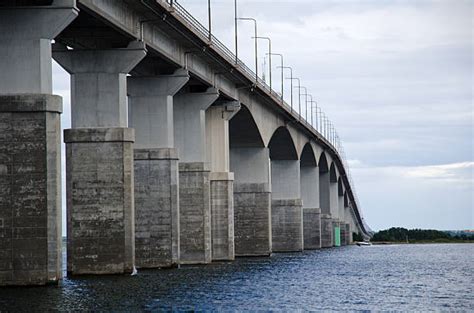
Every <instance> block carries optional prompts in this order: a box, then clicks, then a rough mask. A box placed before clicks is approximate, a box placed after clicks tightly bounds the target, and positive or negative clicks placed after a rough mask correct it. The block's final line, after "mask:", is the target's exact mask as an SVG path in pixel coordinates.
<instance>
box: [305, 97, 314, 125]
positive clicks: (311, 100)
mask: <svg viewBox="0 0 474 313" xmlns="http://www.w3.org/2000/svg"><path fill="white" fill-rule="evenodd" d="M308 97H309V101H306V120H308V102H309V114H310V117H311V124H313V113H312V112H313V110H312V109H311V103H312V102H313V96H312V95H310V94H308Z"/></svg>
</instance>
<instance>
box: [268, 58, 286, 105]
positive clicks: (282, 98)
mask: <svg viewBox="0 0 474 313" xmlns="http://www.w3.org/2000/svg"><path fill="white" fill-rule="evenodd" d="M268 55H269V56H270V58H269V59H270V60H271V59H272V56H273V55H278V56H279V57H280V58H281V62H280V63H281V65H280V66H281V103H283V54H281V53H268ZM270 62H271V61H270Z"/></svg>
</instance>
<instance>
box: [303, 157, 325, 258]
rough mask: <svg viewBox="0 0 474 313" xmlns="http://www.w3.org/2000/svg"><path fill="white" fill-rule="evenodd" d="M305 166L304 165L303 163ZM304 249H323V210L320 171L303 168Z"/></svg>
mask: <svg viewBox="0 0 474 313" xmlns="http://www.w3.org/2000/svg"><path fill="white" fill-rule="evenodd" d="M302 164H303V163H302ZM300 176H301V199H302V201H303V238H304V245H303V247H304V249H305V250H310V249H319V248H321V209H320V205H319V169H318V168H317V167H315V166H301V173H300Z"/></svg>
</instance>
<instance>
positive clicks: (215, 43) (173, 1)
mask: <svg viewBox="0 0 474 313" xmlns="http://www.w3.org/2000/svg"><path fill="white" fill-rule="evenodd" d="M166 2H167V3H168V5H169V7H170V9H171V10H172V11H173V12H176V13H177V14H178V15H179V16H180V17H181V18H182V19H183V20H184V21H185V22H186V23H187V24H188V26H189V27H190V28H192V29H193V30H194V31H195V32H196V33H197V34H198V35H199V36H200V37H202V38H201V39H202V40H203V41H206V42H208V44H209V46H212V47H213V48H214V49H215V50H217V51H218V52H219V53H220V55H221V56H223V57H224V58H225V59H226V60H227V61H228V62H229V63H231V64H235V66H236V67H238V68H240V70H241V72H242V73H243V74H244V75H245V76H246V77H247V79H249V80H250V81H254V82H255V86H256V87H259V88H261V89H263V90H264V91H266V92H267V93H269V95H270V96H272V97H274V98H275V99H274V100H275V101H277V102H279V103H281V105H282V106H284V107H286V108H287V109H288V110H289V111H291V112H292V113H293V114H295V115H296V117H297V118H298V119H299V121H300V122H302V123H304V124H305V125H306V127H308V128H310V129H311V130H312V131H314V132H315V133H318V134H319V135H320V136H321V137H323V138H324V139H326V141H327V142H329V143H330V144H331V145H332V147H333V148H334V150H335V151H336V152H337V153H338V154H339V157H340V158H341V160H342V163H343V166H344V169H345V171H346V176H347V179H348V181H349V185H350V187H351V190H352V194H353V198H354V201H355V204H356V206H357V208H360V203H359V198H358V196H357V192H356V190H355V184H354V181H353V179H352V175H351V171H350V167H349V164H348V162H347V158H346V154H345V152H344V148H343V146H342V143H341V141H340V139H339V138H340V137H339V135H338V134H337V131H334V133H331V132H329V131H328V130H327V128H326V127H325V125H322V124H321V123H316V127H315V126H314V124H312V123H311V121H308V120H307V119H306V118H304V117H303V116H302V115H301V112H299V111H297V110H295V109H293V108H292V107H291V106H290V105H288V103H286V102H285V101H284V99H281V95H280V94H278V92H276V91H274V90H272V89H271V88H270V86H269V85H268V84H267V83H266V82H265V81H264V80H263V79H261V78H260V77H258V76H257V75H256V74H255V72H254V71H253V70H251V69H250V68H249V67H248V66H247V65H246V64H245V63H244V62H243V61H241V60H240V59H238V58H237V57H236V56H235V54H234V53H233V52H232V51H231V50H230V49H229V48H228V47H227V46H226V45H225V44H223V43H222V42H221V41H220V40H219V39H218V38H216V37H215V36H214V35H213V34H211V33H210V32H209V30H208V29H207V28H206V27H205V26H204V25H202V24H201V23H200V22H199V21H198V20H197V19H196V18H195V17H194V16H193V15H192V14H191V13H189V12H188V11H187V10H186V9H185V8H184V7H183V6H182V5H181V4H180V3H179V2H178V1H177V0H166ZM311 115H312V112H311ZM317 120H318V113H317V111H316V122H317ZM358 213H359V216H360V218H361V221H362V223H363V227H364V228H365V229H366V230H367V231H368V232H370V231H371V229H370V227H369V226H368V225H367V224H366V222H365V219H364V217H363V215H362V211H361V210H360V209H359V210H358Z"/></svg>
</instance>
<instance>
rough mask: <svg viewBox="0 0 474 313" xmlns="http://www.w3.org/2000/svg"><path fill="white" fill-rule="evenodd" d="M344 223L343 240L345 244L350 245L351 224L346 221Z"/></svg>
mask: <svg viewBox="0 0 474 313" xmlns="http://www.w3.org/2000/svg"><path fill="white" fill-rule="evenodd" d="M344 225H345V239H344V242H345V243H346V245H350V244H351V243H352V231H351V224H349V223H346V224H344Z"/></svg>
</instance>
